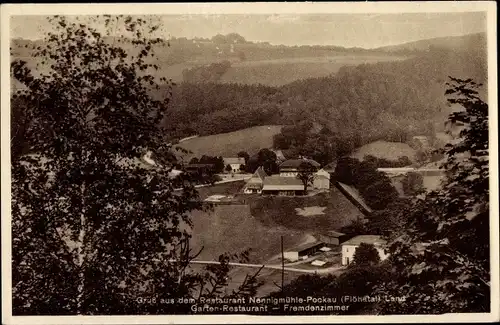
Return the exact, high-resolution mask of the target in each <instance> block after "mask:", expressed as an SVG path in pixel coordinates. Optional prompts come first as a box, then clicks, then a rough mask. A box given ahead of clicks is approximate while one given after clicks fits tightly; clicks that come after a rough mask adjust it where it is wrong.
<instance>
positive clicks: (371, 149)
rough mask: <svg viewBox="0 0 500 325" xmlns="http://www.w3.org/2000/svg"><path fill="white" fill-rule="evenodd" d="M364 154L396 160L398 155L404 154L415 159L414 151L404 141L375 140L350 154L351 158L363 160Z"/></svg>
mask: <svg viewBox="0 0 500 325" xmlns="http://www.w3.org/2000/svg"><path fill="white" fill-rule="evenodd" d="M366 155H372V156H375V157H377V158H384V159H388V160H397V159H398V158H400V157H403V156H406V157H408V158H409V159H410V160H412V161H414V160H415V155H416V151H415V149H413V148H412V147H410V146H409V145H408V144H406V143H401V142H388V141H375V142H372V143H368V144H365V145H364V146H362V147H359V148H358V149H356V150H355V151H354V153H353V154H351V157H352V158H356V159H359V160H363V158H364V157H365V156H366Z"/></svg>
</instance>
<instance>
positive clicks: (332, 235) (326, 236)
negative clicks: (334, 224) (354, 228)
mask: <svg viewBox="0 0 500 325" xmlns="http://www.w3.org/2000/svg"><path fill="white" fill-rule="evenodd" d="M315 236H316V237H317V238H318V239H319V240H320V241H322V242H323V243H325V244H328V245H340V243H341V242H343V241H345V239H347V238H346V236H347V235H346V234H344V233H341V232H338V231H335V230H329V231H325V232H323V233H320V234H317V235H315Z"/></svg>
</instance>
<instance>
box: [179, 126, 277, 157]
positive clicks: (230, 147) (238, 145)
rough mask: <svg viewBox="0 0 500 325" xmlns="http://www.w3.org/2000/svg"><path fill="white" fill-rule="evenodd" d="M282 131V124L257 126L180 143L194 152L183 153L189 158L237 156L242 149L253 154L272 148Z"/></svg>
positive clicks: (180, 145)
mask: <svg viewBox="0 0 500 325" xmlns="http://www.w3.org/2000/svg"><path fill="white" fill-rule="evenodd" d="M280 132H281V126H280V125H265V126H255V127H251V128H246V129H243V130H238V131H235V132H229V133H220V134H215V135H209V136H203V137H197V138H193V139H189V140H186V141H183V142H182V143H180V144H179V147H182V148H184V149H186V150H189V151H191V152H192V154H186V155H183V158H184V159H187V160H189V159H191V157H201V156H202V155H209V156H222V157H236V155H237V154H238V152H240V151H242V150H243V151H246V152H248V153H249V154H250V155H252V154H255V153H257V152H258V151H259V150H260V149H262V148H272V146H273V136H274V135H276V134H278V133H280Z"/></svg>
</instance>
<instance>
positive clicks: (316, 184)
mask: <svg viewBox="0 0 500 325" xmlns="http://www.w3.org/2000/svg"><path fill="white" fill-rule="evenodd" d="M313 188H315V189H319V190H328V189H330V174H329V173H328V172H327V171H325V170H324V169H320V170H318V171H317V172H316V173H315V174H314V179H313Z"/></svg>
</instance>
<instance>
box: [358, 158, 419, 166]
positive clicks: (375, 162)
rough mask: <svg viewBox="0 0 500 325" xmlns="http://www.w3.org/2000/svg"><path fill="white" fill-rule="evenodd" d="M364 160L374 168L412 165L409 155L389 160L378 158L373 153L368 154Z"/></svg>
mask: <svg viewBox="0 0 500 325" xmlns="http://www.w3.org/2000/svg"><path fill="white" fill-rule="evenodd" d="M363 161H365V162H366V163H368V164H370V165H372V166H373V167H374V168H399V167H406V166H409V165H411V160H410V158H408V157H407V156H403V157H400V158H399V159H398V160H395V161H394V160H389V159H384V158H377V157H375V156H372V155H366V156H365V157H364V158H363Z"/></svg>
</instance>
